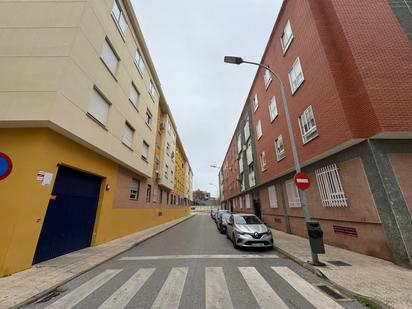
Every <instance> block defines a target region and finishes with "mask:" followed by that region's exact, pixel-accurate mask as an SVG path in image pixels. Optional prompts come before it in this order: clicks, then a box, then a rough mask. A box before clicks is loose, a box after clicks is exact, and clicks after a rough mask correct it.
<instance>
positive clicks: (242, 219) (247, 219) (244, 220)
mask: <svg viewBox="0 0 412 309" xmlns="http://www.w3.org/2000/svg"><path fill="white" fill-rule="evenodd" d="M235 223H236V224H240V225H244V224H262V221H260V220H259V218H258V217H255V216H236V217H235Z"/></svg>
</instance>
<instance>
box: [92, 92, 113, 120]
mask: <svg viewBox="0 0 412 309" xmlns="http://www.w3.org/2000/svg"><path fill="white" fill-rule="evenodd" d="M109 108H110V103H109V102H107V101H106V100H105V99H104V98H103V96H102V95H101V94H100V93H99V92H98V91H97V89H96V88H93V92H92V96H91V101H90V105H89V109H88V113H89V114H90V115H91V116H93V118H94V119H96V120H97V121H99V122H100V123H101V124H103V125H106V123H107V118H108V115H109Z"/></svg>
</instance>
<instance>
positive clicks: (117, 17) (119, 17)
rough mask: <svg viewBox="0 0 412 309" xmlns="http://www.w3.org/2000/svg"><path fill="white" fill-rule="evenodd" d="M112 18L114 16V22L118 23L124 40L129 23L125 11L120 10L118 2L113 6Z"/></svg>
mask: <svg viewBox="0 0 412 309" xmlns="http://www.w3.org/2000/svg"><path fill="white" fill-rule="evenodd" d="M112 16H113V19H114V21H115V22H116V25H117V27H118V28H119V30H120V33H121V34H122V36H123V38H124V37H125V36H126V32H127V22H126V19H125V17H124V14H123V11H122V9H121V8H120V5H119V3H118V2H117V1H115V2H114V4H113V8H112Z"/></svg>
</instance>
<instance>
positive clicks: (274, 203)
mask: <svg viewBox="0 0 412 309" xmlns="http://www.w3.org/2000/svg"><path fill="white" fill-rule="evenodd" d="M268 195H269V207H270V208H278V198H277V196H276V187H275V186H274V185H273V186H269V187H268Z"/></svg>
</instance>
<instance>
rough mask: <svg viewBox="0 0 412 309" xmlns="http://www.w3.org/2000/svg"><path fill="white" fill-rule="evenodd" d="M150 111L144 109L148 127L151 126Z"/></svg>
mask: <svg viewBox="0 0 412 309" xmlns="http://www.w3.org/2000/svg"><path fill="white" fill-rule="evenodd" d="M152 118H153V116H152V113H151V112H150V110H149V109H147V110H146V124H147V126H148V127H149V128H151V127H152Z"/></svg>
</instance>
